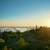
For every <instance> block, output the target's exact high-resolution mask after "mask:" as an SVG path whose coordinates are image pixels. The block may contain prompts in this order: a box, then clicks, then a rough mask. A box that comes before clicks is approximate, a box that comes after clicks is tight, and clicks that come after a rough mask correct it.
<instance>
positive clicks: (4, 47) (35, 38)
mask: <svg viewBox="0 0 50 50" xmlns="http://www.w3.org/2000/svg"><path fill="white" fill-rule="evenodd" d="M0 50H50V28H48V27H39V28H37V27H36V29H31V30H29V31H25V32H20V31H17V32H12V31H9V32H7V31H4V32H1V31H0Z"/></svg>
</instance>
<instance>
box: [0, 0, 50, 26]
mask: <svg viewBox="0 0 50 50" xmlns="http://www.w3.org/2000/svg"><path fill="white" fill-rule="evenodd" d="M35 25H38V26H48V27H50V0H0V26H35Z"/></svg>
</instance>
